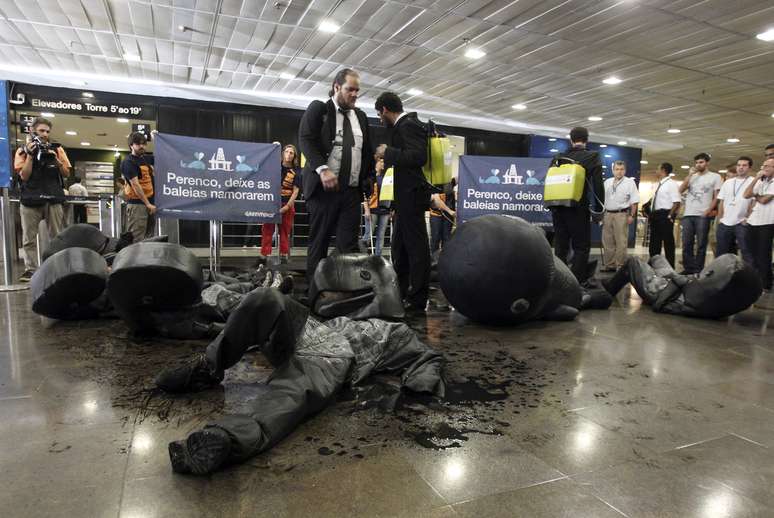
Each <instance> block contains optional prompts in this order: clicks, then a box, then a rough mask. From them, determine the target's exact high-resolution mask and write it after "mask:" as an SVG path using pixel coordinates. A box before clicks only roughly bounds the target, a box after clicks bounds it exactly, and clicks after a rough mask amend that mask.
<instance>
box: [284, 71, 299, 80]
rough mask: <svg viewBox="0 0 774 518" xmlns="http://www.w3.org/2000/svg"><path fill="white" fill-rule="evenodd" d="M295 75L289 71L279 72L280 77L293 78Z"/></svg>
mask: <svg viewBox="0 0 774 518" xmlns="http://www.w3.org/2000/svg"><path fill="white" fill-rule="evenodd" d="M295 78H296V76H294V75H293V74H291V73H290V72H280V79H295Z"/></svg>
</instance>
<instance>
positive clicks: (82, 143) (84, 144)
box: [81, 142, 91, 146]
mask: <svg viewBox="0 0 774 518" xmlns="http://www.w3.org/2000/svg"><path fill="white" fill-rule="evenodd" d="M81 145H82V146H90V145H91V142H81Z"/></svg>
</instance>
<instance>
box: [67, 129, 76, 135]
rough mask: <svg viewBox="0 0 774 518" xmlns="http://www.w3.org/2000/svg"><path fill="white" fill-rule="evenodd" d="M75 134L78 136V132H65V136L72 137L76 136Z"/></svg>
mask: <svg viewBox="0 0 774 518" xmlns="http://www.w3.org/2000/svg"><path fill="white" fill-rule="evenodd" d="M77 134H78V132H77V131H73V130H67V131H65V135H72V136H75V135H77Z"/></svg>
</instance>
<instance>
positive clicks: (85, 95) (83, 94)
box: [81, 92, 94, 99]
mask: <svg viewBox="0 0 774 518" xmlns="http://www.w3.org/2000/svg"><path fill="white" fill-rule="evenodd" d="M81 95H82V96H84V97H88V98H89V99H91V98H92V97H94V94H93V93H91V92H83V93H82V94H81Z"/></svg>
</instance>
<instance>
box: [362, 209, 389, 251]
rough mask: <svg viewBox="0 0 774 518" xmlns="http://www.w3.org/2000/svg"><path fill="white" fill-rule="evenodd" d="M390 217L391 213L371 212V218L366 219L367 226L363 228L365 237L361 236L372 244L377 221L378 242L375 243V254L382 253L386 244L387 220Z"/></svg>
mask: <svg viewBox="0 0 774 518" xmlns="http://www.w3.org/2000/svg"><path fill="white" fill-rule="evenodd" d="M389 219H390V215H389V214H371V217H370V218H366V220H365V228H364V229H363V237H362V238H361V239H362V240H363V241H365V242H366V243H367V244H370V240H371V232H372V230H371V229H372V228H373V225H374V223H376V242H375V243H374V255H382V247H383V246H384V235H385V233H386V232H387V221H388V220H389Z"/></svg>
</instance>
